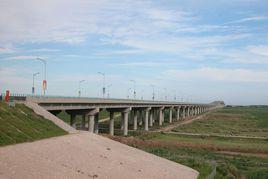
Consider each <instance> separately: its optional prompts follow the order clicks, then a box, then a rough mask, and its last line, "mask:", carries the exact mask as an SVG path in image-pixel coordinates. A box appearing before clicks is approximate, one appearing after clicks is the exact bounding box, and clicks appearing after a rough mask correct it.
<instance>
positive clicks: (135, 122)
mask: <svg viewBox="0 0 268 179" xmlns="http://www.w3.org/2000/svg"><path fill="white" fill-rule="evenodd" d="M137 129H138V111H137V110H134V118H133V130H134V131H136V130H137Z"/></svg>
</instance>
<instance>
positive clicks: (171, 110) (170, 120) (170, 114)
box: [168, 107, 173, 124]
mask: <svg viewBox="0 0 268 179" xmlns="http://www.w3.org/2000/svg"><path fill="white" fill-rule="evenodd" d="M172 114H173V107H171V108H170V109H169V121H168V122H169V123H170V124H171V123H172V118H173V116H172Z"/></svg>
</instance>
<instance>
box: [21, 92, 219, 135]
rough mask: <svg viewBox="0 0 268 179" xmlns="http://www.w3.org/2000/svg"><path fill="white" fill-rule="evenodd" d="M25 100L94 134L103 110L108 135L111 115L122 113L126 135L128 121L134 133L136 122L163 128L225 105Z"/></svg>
mask: <svg viewBox="0 0 268 179" xmlns="http://www.w3.org/2000/svg"><path fill="white" fill-rule="evenodd" d="M25 100H26V101H28V102H32V103H36V104H38V105H39V106H41V107H42V108H44V109H45V110H47V111H49V112H51V113H52V114H54V115H55V116H56V115H57V114H59V113H60V112H61V111H63V110H64V111H66V112H67V113H68V114H69V115H70V116H71V120H70V125H71V126H72V127H74V128H76V121H77V120H76V117H77V116H78V115H81V116H82V122H81V126H80V129H82V130H88V131H89V132H94V133H96V134H97V133H98V132H99V113H100V111H102V110H106V111H108V112H109V133H110V135H114V117H115V116H114V114H115V113H116V112H117V113H118V112H119V113H121V130H123V134H124V135H128V130H129V122H131V124H132V127H133V130H137V128H138V122H139V123H141V124H142V125H143V128H144V130H145V131H148V130H149V127H152V126H153V125H154V124H155V123H158V125H159V126H162V125H163V123H164V122H168V123H172V122H173V121H178V120H181V119H184V118H186V117H190V116H196V115H200V114H202V113H205V112H208V111H210V110H213V109H216V108H220V107H223V106H224V103H221V102H216V103H215V102H214V103H210V104H201V103H180V102H170V101H146V100H126V99H102V98H82V97H79V98H77V97H46V96H27V97H26V99H25ZM165 111H168V118H167V119H165V115H164V112H165ZM174 114H175V115H174ZM86 126H87V127H86Z"/></svg>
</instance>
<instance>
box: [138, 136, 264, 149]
mask: <svg viewBox="0 0 268 179" xmlns="http://www.w3.org/2000/svg"><path fill="white" fill-rule="evenodd" d="M141 138H142V139H149V140H153V141H159V142H166V141H170V142H174V143H176V142H177V143H178V144H179V145H186V146H187V145H189V144H194V146H196V147H200V148H210V149H211V150H228V151H238V152H253V153H266V154H268V140H265V139H245V138H226V137H207V136H187V135H177V134H159V133H158V134H152V135H150V134H149V135H145V136H142V137H141Z"/></svg>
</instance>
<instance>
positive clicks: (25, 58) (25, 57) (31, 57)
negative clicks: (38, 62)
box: [6, 55, 37, 60]
mask: <svg viewBox="0 0 268 179" xmlns="http://www.w3.org/2000/svg"><path fill="white" fill-rule="evenodd" d="M36 58H37V56H23V55H22V56H12V57H8V58H6V59H7V60H35V59H36Z"/></svg>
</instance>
